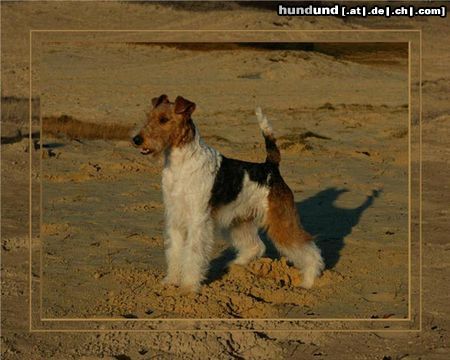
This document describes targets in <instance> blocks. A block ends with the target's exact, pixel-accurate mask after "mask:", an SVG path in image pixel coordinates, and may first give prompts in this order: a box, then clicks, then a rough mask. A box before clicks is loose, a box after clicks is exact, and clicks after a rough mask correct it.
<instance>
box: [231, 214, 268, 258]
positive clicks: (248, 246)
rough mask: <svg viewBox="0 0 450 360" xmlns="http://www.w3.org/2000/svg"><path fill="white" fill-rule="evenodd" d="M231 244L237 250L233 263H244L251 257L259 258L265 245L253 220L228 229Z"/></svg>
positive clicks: (264, 249)
mask: <svg viewBox="0 0 450 360" xmlns="http://www.w3.org/2000/svg"><path fill="white" fill-rule="evenodd" d="M230 235H231V240H232V241H233V246H234V247H235V248H236V250H237V251H238V254H237V256H236V259H235V260H234V263H235V264H237V265H246V264H248V263H249V262H250V261H252V260H253V259H257V258H260V257H261V256H263V255H264V253H265V251H266V246H265V245H264V243H263V242H262V240H261V238H260V237H259V235H258V227H257V226H256V225H255V224H254V223H253V222H244V223H241V224H238V225H236V226H233V227H232V228H231V229H230Z"/></svg>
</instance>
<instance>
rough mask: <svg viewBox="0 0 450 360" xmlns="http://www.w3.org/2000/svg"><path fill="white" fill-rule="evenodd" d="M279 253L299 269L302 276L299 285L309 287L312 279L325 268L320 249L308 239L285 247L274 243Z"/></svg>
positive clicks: (312, 281) (311, 284) (312, 282)
mask: <svg viewBox="0 0 450 360" xmlns="http://www.w3.org/2000/svg"><path fill="white" fill-rule="evenodd" d="M275 245H276V247H277V249H278V250H279V251H280V253H281V254H282V255H284V256H286V257H287V258H288V259H289V260H290V261H292V262H293V263H294V266H295V267H296V268H298V269H299V270H300V272H301V273H302V276H303V280H302V284H301V286H302V287H304V288H305V289H309V288H311V287H312V286H313V284H314V280H315V279H316V278H317V277H318V276H319V275H320V274H321V273H322V271H323V269H324V268H325V264H324V262H323V259H322V256H321V255H320V249H319V248H318V247H317V245H316V244H315V243H314V242H313V241H310V242H308V243H306V244H304V245H303V246H301V247H300V246H291V247H289V248H285V247H282V246H280V245H279V244H275Z"/></svg>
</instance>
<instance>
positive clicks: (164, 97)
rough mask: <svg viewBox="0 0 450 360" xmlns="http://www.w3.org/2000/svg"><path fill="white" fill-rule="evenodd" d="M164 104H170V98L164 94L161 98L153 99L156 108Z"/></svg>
mask: <svg viewBox="0 0 450 360" xmlns="http://www.w3.org/2000/svg"><path fill="white" fill-rule="evenodd" d="M163 102H169V98H168V97H167V95H166V94H162V95H160V96H159V97H155V98H153V99H152V105H153V107H154V108H155V107H157V106H158V105H159V104H161V103H163Z"/></svg>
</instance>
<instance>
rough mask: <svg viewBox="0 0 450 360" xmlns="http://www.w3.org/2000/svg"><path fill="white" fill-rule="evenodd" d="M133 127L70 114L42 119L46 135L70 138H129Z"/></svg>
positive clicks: (43, 130)
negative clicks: (85, 119)
mask: <svg viewBox="0 0 450 360" xmlns="http://www.w3.org/2000/svg"><path fill="white" fill-rule="evenodd" d="M131 129H132V128H131V127H129V126H124V125H118V124H96V123H91V122H84V121H80V120H77V119H74V118H73V117H71V116H68V115H62V116H59V117H45V118H44V119H42V132H43V134H44V135H51V136H54V137H61V136H67V137H68V138H70V139H103V140H128V139H129V138H130V133H131Z"/></svg>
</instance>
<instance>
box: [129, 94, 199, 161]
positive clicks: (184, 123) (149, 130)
mask: <svg viewBox="0 0 450 360" xmlns="http://www.w3.org/2000/svg"><path fill="white" fill-rule="evenodd" d="M194 110H195V104H194V103H193V102H191V101H189V100H186V99H184V98H183V97H181V96H177V98H176V99H175V102H170V101H169V98H168V97H167V95H161V96H159V97H157V98H154V99H152V106H151V110H150V112H149V113H148V114H147V121H146V124H145V125H144V126H143V128H142V129H141V130H140V131H139V132H138V134H137V135H136V136H134V137H133V139H132V142H133V144H134V145H135V146H136V147H138V148H139V149H140V150H141V153H142V154H143V155H148V154H153V155H157V154H160V153H162V152H163V151H165V150H167V149H170V148H173V147H181V146H183V145H184V144H186V143H189V142H190V141H192V140H193V139H194V136H195V128H194V124H193V122H192V119H191V115H192V113H193V112H194Z"/></svg>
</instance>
